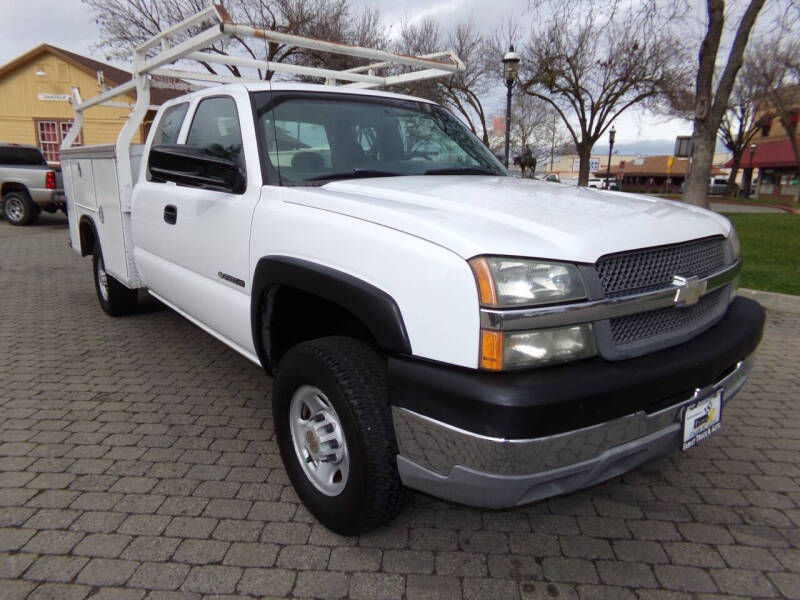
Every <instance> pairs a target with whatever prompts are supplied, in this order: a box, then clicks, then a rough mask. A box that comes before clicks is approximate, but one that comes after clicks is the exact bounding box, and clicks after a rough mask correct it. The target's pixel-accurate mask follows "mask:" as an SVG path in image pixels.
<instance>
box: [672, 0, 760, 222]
mask: <svg viewBox="0 0 800 600" xmlns="http://www.w3.org/2000/svg"><path fill="white" fill-rule="evenodd" d="M764 1H765V0H750V4H749V5H748V6H747V9H746V10H745V12H744V14H743V15H742V20H741V21H740V22H739V26H738V27H737V29H736V34H735V36H734V38H733V43H732V44H731V50H730V53H729V54H728V59H727V61H726V64H725V68H724V69H723V71H722V74H721V75H720V77H719V83H718V84H717V87H716V90H714V89H713V83H714V73H715V71H716V67H717V52H718V50H719V44H720V39H721V38H722V33H723V26H724V23H725V2H724V0H707V8H708V30H707V31H706V35H705V38H704V39H703V43H702V44H701V45H700V55H699V59H700V60H699V69H698V71H697V81H696V84H695V115H694V131H693V132H692V146H693V148H692V165H691V167H690V169H689V178H688V180H687V181H686V193H685V194H684V197H683V199H684V201H685V202H688V203H690V204H696V205H697V206H704V207H706V208H708V184H709V177H710V176H711V163H712V162H713V160H714V148H715V146H716V143H717V133H718V131H719V125H720V122H721V121H722V115H723V114H724V112H725V110H726V108H727V105H728V99H729V98H730V94H731V89H732V88H733V83H734V81H735V79H736V75H737V73H738V72H739V69H740V68H741V66H742V60H743V59H742V56H743V55H744V49H745V47H746V46H747V41H748V39H749V37H750V30H751V29H752V27H753V24H754V23H755V21H756V18H757V17H758V13H759V12H760V11H761V8H762V7H763V5H764Z"/></svg>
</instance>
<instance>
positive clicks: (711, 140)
mask: <svg viewBox="0 0 800 600" xmlns="http://www.w3.org/2000/svg"><path fill="white" fill-rule="evenodd" d="M709 129H711V127H710V124H709V123H708V122H707V121H706V120H703V121H700V120H699V119H695V120H694V135H692V162H691V165H690V167H689V177H688V179H687V180H686V193H685V194H684V198H683V199H684V201H685V202H688V203H689V204H694V205H696V206H703V207H705V208H708V183H709V178H710V176H711V163H713V162H714V145H715V142H716V141H717V140H716V136H715V135H714V131H713V130H712V131H707V130H709Z"/></svg>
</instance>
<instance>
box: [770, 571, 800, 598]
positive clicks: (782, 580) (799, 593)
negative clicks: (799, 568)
mask: <svg viewBox="0 0 800 600" xmlns="http://www.w3.org/2000/svg"><path fill="white" fill-rule="evenodd" d="M767 577H769V579H770V581H772V583H773V584H774V585H775V587H776V588H778V591H779V592H780V593H781V594H782V595H783V596H784V597H786V598H789V599H790V600H797V599H799V598H800V575H798V574H797V573H768V574H767Z"/></svg>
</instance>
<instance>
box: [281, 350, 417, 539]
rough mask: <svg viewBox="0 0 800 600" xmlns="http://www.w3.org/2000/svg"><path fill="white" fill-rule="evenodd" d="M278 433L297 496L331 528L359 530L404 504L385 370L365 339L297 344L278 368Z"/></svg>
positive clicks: (385, 520)
mask: <svg viewBox="0 0 800 600" xmlns="http://www.w3.org/2000/svg"><path fill="white" fill-rule="evenodd" d="M272 412H273V419H274V423H275V434H276V438H277V442H278V448H279V450H280V453H281V457H282V458H283V463H284V465H285V467H286V471H287V473H288V475H289V479H290V480H291V481H292V485H293V486H294V489H295V491H296V492H297V495H298V496H299V497H300V499H301V500H302V501H303V503H304V504H305V505H306V507H307V508H308V509H309V511H310V512H311V513H312V514H313V515H314V516H315V517H316V518H317V519H318V520H319V521H320V523H322V524H323V525H324V526H325V527H327V528H328V529H330V530H331V531H333V532H335V533H338V534H341V535H356V534H358V533H364V532H367V531H369V530H371V529H374V528H375V527H378V526H380V525H383V524H385V523H388V522H389V521H390V520H391V519H393V518H394V517H395V516H396V515H397V514H399V513H400V511H401V510H402V509H403V507H404V506H405V501H406V498H407V491H406V489H405V488H404V487H403V485H402V483H401V482H400V476H399V475H398V473H397V444H396V441H395V438H394V428H393V426H392V420H391V414H390V412H389V401H388V393H387V388H386V367H385V365H384V364H383V362H382V360H381V359H380V357H379V356H378V354H377V353H376V352H375V351H374V350H372V349H371V348H370V347H369V346H367V345H366V344H364V343H363V342H360V341H358V340H355V339H352V338H346V337H328V338H321V339H317V340H312V341H309V342H304V343H302V344H298V345H297V346H295V347H294V348H292V349H291V350H289V352H288V353H287V354H286V356H284V358H283V360H282V361H281V363H280V366H279V368H278V375H277V378H276V380H275V388H274V393H273V401H272Z"/></svg>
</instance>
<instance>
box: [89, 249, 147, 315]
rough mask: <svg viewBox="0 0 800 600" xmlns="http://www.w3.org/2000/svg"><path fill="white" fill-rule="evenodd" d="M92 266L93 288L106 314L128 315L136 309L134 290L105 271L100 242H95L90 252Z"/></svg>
mask: <svg viewBox="0 0 800 600" xmlns="http://www.w3.org/2000/svg"><path fill="white" fill-rule="evenodd" d="M92 267H93V270H94V289H95V291H96V292H97V299H98V300H99V301H100V306H101V307H102V309H103V311H105V313H106V314H108V315H111V316H112V317H121V316H125V315H129V314H131V313H133V312H134V311H135V310H136V296H137V293H136V290H132V289H129V288H127V287H125V286H124V285H122V284H121V283H120V282H119V281H117V280H116V279H114V277H112V276H111V275H109V274H108V273H106V265H105V262H104V261H103V252H102V251H101V250H100V244H99V243H95V246H94V253H93V254H92Z"/></svg>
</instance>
